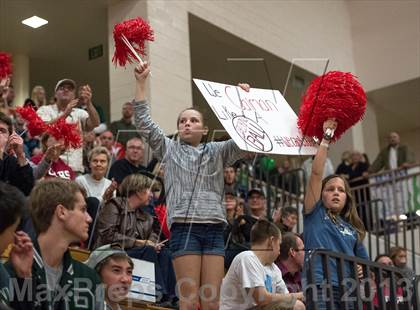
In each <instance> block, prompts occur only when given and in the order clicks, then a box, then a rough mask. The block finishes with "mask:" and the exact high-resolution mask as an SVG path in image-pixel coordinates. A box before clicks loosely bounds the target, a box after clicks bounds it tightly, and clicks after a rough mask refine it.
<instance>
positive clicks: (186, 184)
mask: <svg viewBox="0 0 420 310" xmlns="http://www.w3.org/2000/svg"><path fill="white" fill-rule="evenodd" d="M133 107H134V123H135V125H136V127H137V130H139V131H140V135H141V136H142V137H143V138H144V139H145V140H146V141H147V142H148V143H149V145H150V147H151V148H152V149H153V151H154V155H155V157H156V158H157V159H158V160H160V161H162V163H164V164H165V178H164V185H165V191H166V202H167V206H168V210H167V212H168V216H167V221H168V226H169V227H170V226H171V225H172V223H221V222H226V210H225V208H224V206H223V188H224V179H223V170H224V167H226V166H229V165H232V164H233V163H234V162H235V161H237V160H238V159H240V158H242V157H243V156H244V155H245V152H244V151H241V150H240V149H239V147H238V146H237V145H236V144H235V142H234V141H233V140H228V141H223V142H208V143H202V144H200V145H199V146H197V147H193V146H191V145H189V144H187V143H184V142H183V141H176V140H171V139H169V138H168V137H166V136H165V134H164V133H163V131H162V129H161V128H160V127H159V126H158V125H157V124H156V123H155V122H154V121H153V120H152V119H151V117H150V113H149V107H148V105H147V103H146V101H140V102H134V103H133Z"/></svg>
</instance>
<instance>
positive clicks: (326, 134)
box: [322, 128, 334, 141]
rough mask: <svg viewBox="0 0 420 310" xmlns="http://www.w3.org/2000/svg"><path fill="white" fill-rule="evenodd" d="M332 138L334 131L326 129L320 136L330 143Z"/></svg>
mask: <svg viewBox="0 0 420 310" xmlns="http://www.w3.org/2000/svg"><path fill="white" fill-rule="evenodd" d="M333 136H334V129H331V128H327V129H326V130H325V132H324V135H323V136H322V137H323V138H324V139H325V140H327V141H330V140H331V139H332V137H333Z"/></svg>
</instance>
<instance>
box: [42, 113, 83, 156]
mask: <svg viewBox="0 0 420 310" xmlns="http://www.w3.org/2000/svg"><path fill="white" fill-rule="evenodd" d="M47 131H48V133H50V134H51V135H52V136H53V137H54V138H55V139H56V140H61V139H62V140H63V141H64V146H65V147H66V148H69V147H72V148H74V149H77V148H79V147H81V146H82V138H81V137H80V132H79V129H78V126H77V124H72V123H67V122H66V120H65V119H64V118H63V117H61V118H59V119H58V120H57V121H56V122H54V123H53V124H50V125H49V126H48V129H47Z"/></svg>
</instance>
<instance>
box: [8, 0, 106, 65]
mask: <svg viewBox="0 0 420 310" xmlns="http://www.w3.org/2000/svg"><path fill="white" fill-rule="evenodd" d="M108 3H109V0H71V1H63V0H0V50H6V51H8V52H11V53H13V54H18V53H22V54H26V55H30V57H31V58H40V59H52V60H56V59H61V58H62V57H63V56H64V57H69V56H71V55H72V52H73V50H74V49H75V48H77V47H78V46H85V45H86V44H85V43H87V42H92V41H93V40H95V38H98V37H102V36H103V32H104V29H101V28H102V27H97V21H98V20H100V21H103V20H104V17H105V18H106V16H107V6H108ZM33 15H37V16H39V17H42V18H44V19H46V20H48V24H47V25H45V26H42V27H40V28H38V29H33V28H30V27H28V26H25V25H23V24H22V23H21V21H22V20H24V19H26V18H28V17H31V16H33ZM106 32H107V30H106V29H105V33H106Z"/></svg>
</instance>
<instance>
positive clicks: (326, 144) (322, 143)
mask: <svg viewBox="0 0 420 310" xmlns="http://www.w3.org/2000/svg"><path fill="white" fill-rule="evenodd" d="M319 145H320V146H325V147H326V148H327V149H328V148H329V146H330V145H329V144H328V143H325V142H324V141H322V142H321V143H320V144H319Z"/></svg>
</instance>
